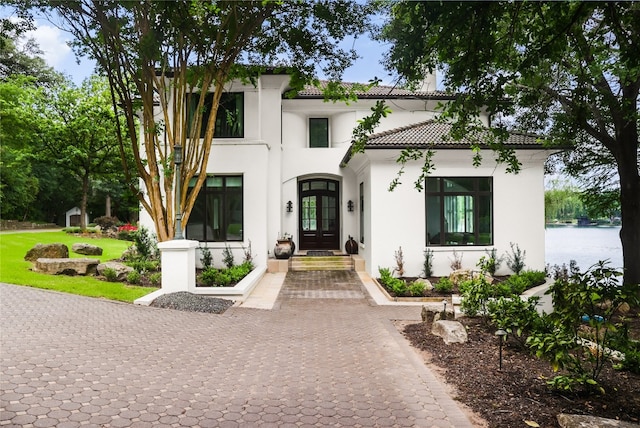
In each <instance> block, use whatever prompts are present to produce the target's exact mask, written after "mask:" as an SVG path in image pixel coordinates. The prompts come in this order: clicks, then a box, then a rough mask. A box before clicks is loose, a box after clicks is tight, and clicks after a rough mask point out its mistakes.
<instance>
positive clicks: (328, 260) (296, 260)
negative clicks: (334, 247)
mask: <svg viewBox="0 0 640 428" xmlns="http://www.w3.org/2000/svg"><path fill="white" fill-rule="evenodd" d="M289 269H291V270H292V271H309V270H353V260H352V259H351V256H322V257H312V256H294V257H292V258H291V260H290V263H289Z"/></svg>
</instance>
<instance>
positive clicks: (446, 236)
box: [426, 177, 493, 246]
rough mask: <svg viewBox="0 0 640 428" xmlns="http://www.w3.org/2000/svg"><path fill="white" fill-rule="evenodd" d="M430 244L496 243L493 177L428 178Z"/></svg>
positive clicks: (427, 197) (427, 199)
mask: <svg viewBox="0 0 640 428" xmlns="http://www.w3.org/2000/svg"><path fill="white" fill-rule="evenodd" d="M426 214H427V219H426V220H427V245H428V246H434V245H449V246H456V245H492V244H493V179H492V177H428V178H427V186H426Z"/></svg>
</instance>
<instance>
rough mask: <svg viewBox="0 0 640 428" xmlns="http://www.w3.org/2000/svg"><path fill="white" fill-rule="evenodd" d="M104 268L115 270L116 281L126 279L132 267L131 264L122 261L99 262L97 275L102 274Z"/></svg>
mask: <svg viewBox="0 0 640 428" xmlns="http://www.w3.org/2000/svg"><path fill="white" fill-rule="evenodd" d="M106 269H113V270H114V271H115V272H116V277H117V278H118V281H124V280H125V279H127V275H129V272H133V270H134V269H133V268H132V267H131V266H127V265H125V264H123V263H118V262H106V263H100V264H99V265H98V275H102V276H105V275H104V271H105V270H106Z"/></svg>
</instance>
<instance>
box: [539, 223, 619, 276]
mask: <svg viewBox="0 0 640 428" xmlns="http://www.w3.org/2000/svg"><path fill="white" fill-rule="evenodd" d="M545 238H546V245H545V247H546V263H547V264H550V265H551V266H553V265H556V264H557V265H562V264H563V263H566V264H567V265H569V261H570V260H575V261H576V262H577V263H578V267H579V268H580V270H581V271H585V270H587V269H588V268H589V267H590V266H591V265H593V264H595V263H597V262H598V261H599V260H605V259H609V260H610V261H611V264H610V266H611V267H614V268H622V244H621V243H620V226H617V227H576V226H551V227H547V228H546V231H545Z"/></svg>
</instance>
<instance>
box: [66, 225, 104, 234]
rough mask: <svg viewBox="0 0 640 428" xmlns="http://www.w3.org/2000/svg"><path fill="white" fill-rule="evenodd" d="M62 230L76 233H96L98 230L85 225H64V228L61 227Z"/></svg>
mask: <svg viewBox="0 0 640 428" xmlns="http://www.w3.org/2000/svg"><path fill="white" fill-rule="evenodd" d="M62 231H63V232H65V233H69V234H76V233H97V232H98V230H97V229H96V228H95V227H87V228H84V229H82V228H81V227H80V226H69V227H65V228H64V229H62Z"/></svg>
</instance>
